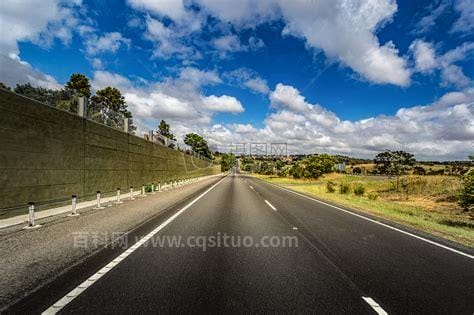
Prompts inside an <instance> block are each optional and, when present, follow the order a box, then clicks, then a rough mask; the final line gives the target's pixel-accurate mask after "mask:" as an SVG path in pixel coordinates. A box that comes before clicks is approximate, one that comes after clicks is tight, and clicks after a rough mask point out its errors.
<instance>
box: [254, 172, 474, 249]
mask: <svg viewBox="0 0 474 315" xmlns="http://www.w3.org/2000/svg"><path fill="white" fill-rule="evenodd" d="M257 176H258V177H259V178H262V179H264V180H266V181H268V182H271V183H275V184H279V185H282V186H284V187H287V188H290V189H293V190H296V191H300V192H304V193H308V194H310V195H314V196H316V197H318V198H320V199H324V200H327V201H330V202H333V203H337V204H340V205H344V206H349V207H352V208H354V209H356V210H359V211H362V212H366V213H370V214H372V215H375V216H378V217H381V218H384V219H388V220H391V221H394V222H397V223H400V224H404V225H407V226H410V227H413V228H415V229H418V230H420V231H423V232H427V233H430V234H433V235H436V236H439V237H443V238H446V239H448V240H451V241H455V242H458V243H461V244H464V245H466V246H469V247H474V221H473V218H472V214H469V213H466V212H462V211H461V209H460V208H459V207H458V206H457V205H456V203H455V202H454V200H453V198H452V196H454V195H455V194H456V193H457V189H459V187H460V182H459V179H458V178H456V177H448V176H424V177H421V178H420V177H419V176H407V178H406V179H405V180H406V181H407V182H413V183H414V184H412V187H411V188H410V192H409V194H408V196H407V194H406V193H399V192H396V191H395V189H394V187H395V186H394V185H395V184H394V180H393V179H390V178H387V177H379V176H377V177H376V176H352V175H340V174H330V175H327V176H326V177H325V178H322V179H318V180H295V179H292V178H280V177H271V176H261V175H257ZM329 180H330V181H332V182H334V183H335V184H336V191H335V192H333V193H329V192H327V188H326V184H327V182H328V181H329ZM341 183H345V184H349V185H351V192H350V193H349V194H340V193H339V185H340V184H341ZM358 184H361V185H363V186H364V187H365V194H364V196H356V195H355V194H354V192H353V187H355V186H356V185H358ZM370 192H376V193H378V194H379V195H380V197H379V198H378V199H377V200H370V199H369V198H368V197H367V195H368V194H369V193H370ZM439 200H441V201H439ZM446 200H449V201H446Z"/></svg>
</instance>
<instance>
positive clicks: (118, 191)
mask: <svg viewBox="0 0 474 315" xmlns="http://www.w3.org/2000/svg"><path fill="white" fill-rule="evenodd" d="M115 203H116V204H118V205H119V204H121V203H123V201H120V188H117V201H115Z"/></svg>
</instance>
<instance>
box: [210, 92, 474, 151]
mask: <svg viewBox="0 0 474 315" xmlns="http://www.w3.org/2000/svg"><path fill="white" fill-rule="evenodd" d="M277 95H278V97H277ZM272 97H273V101H274V102H278V103H279V104H278V106H277V107H275V110H276V111H274V112H273V113H271V114H270V115H269V116H268V117H267V119H266V120H265V122H264V126H263V127H261V128H256V127H254V126H252V125H250V124H246V125H242V124H234V125H229V126H227V127H226V126H222V125H219V126H218V127H216V126H212V127H211V128H205V129H204V130H203V133H205V135H206V136H207V137H208V138H209V139H210V141H211V142H212V143H215V144H216V145H217V146H220V147H222V148H225V147H227V148H228V147H229V144H232V143H251V142H262V139H264V142H266V143H279V142H283V143H287V144H288V150H289V152H291V153H322V152H328V153H334V154H348V155H352V156H363V157H367V158H373V157H374V156H375V155H376V154H377V153H378V152H381V151H384V150H386V149H392V150H407V151H409V152H412V153H414V154H415V155H416V157H417V158H418V159H429V160H446V159H466V158H467V155H468V154H472V145H473V141H472V139H474V88H469V89H464V90H461V91H458V92H451V93H447V94H445V95H444V96H442V97H441V98H440V99H439V100H437V101H435V102H434V103H432V104H428V105H421V106H414V107H411V108H400V109H399V110H398V111H397V113H396V114H395V115H393V116H377V117H368V118H366V119H361V120H356V121H349V120H341V119H340V118H338V117H337V115H336V114H334V113H333V112H331V111H329V110H327V109H326V108H324V107H322V106H320V105H317V104H311V103H309V102H307V101H306V100H305V98H304V97H303V96H302V95H301V94H300V93H299V91H298V90H297V89H296V88H294V87H292V86H285V85H283V84H281V83H280V84H277V87H276V88H275V90H274V91H273V92H272V93H271V94H270V98H272ZM292 98H293V99H294V100H292ZM247 150H248V147H247Z"/></svg>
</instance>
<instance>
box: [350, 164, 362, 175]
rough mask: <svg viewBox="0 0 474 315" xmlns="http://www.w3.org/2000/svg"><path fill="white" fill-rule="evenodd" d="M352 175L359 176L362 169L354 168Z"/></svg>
mask: <svg viewBox="0 0 474 315" xmlns="http://www.w3.org/2000/svg"><path fill="white" fill-rule="evenodd" d="M352 174H356V175H360V174H362V169H361V168H360V167H358V166H356V167H354V168H353V169H352Z"/></svg>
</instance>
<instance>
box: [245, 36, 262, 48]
mask: <svg viewBox="0 0 474 315" xmlns="http://www.w3.org/2000/svg"><path fill="white" fill-rule="evenodd" d="M263 47H265V43H264V42H263V40H262V39H261V38H258V37H254V36H250V37H249V48H250V50H254V51H255V50H259V49H261V48H263Z"/></svg>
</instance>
